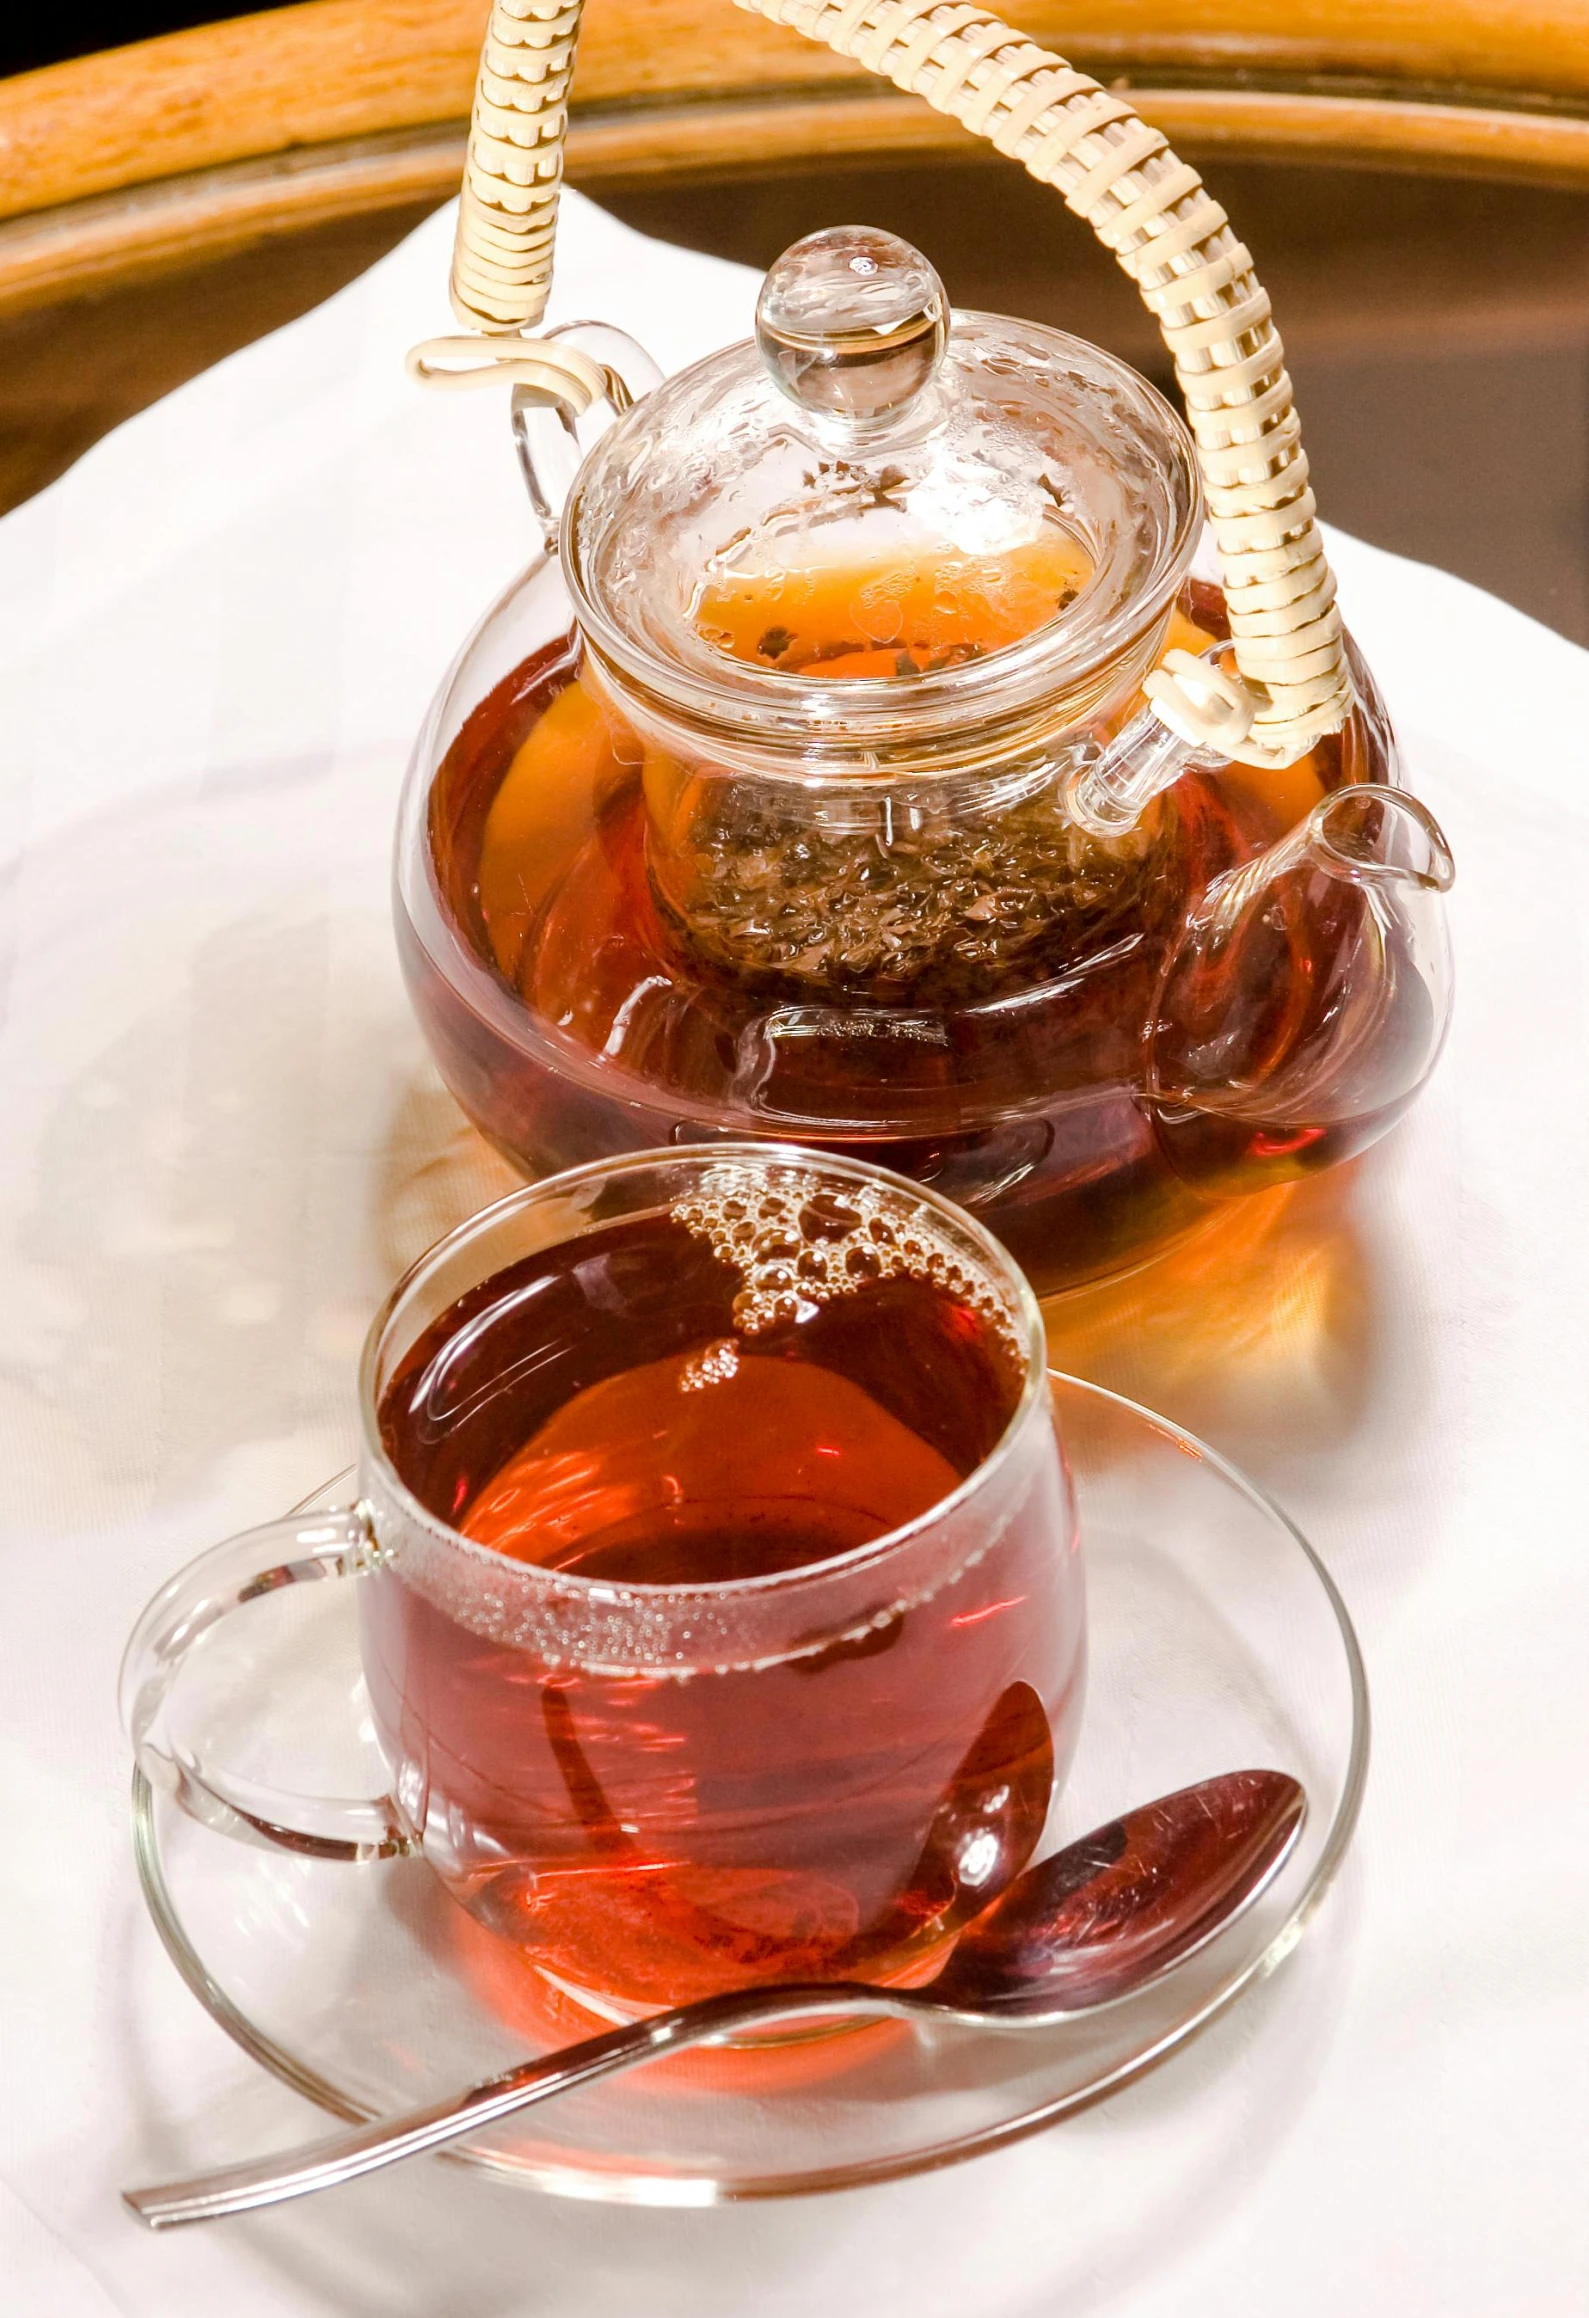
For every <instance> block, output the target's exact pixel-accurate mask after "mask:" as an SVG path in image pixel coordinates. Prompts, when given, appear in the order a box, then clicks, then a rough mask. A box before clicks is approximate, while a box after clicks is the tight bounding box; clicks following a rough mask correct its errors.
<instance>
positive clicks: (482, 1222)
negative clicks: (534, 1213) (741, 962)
mask: <svg viewBox="0 0 1589 2318" xmlns="http://www.w3.org/2000/svg"><path fill="white" fill-rule="evenodd" d="M692 1163H693V1164H695V1165H698V1166H706V1165H711V1164H718V1165H744V1164H747V1163H748V1164H752V1165H758V1166H759V1165H764V1164H770V1165H775V1166H781V1167H788V1168H799V1169H802V1170H808V1171H818V1170H820V1171H822V1172H825V1173H832V1174H836V1175H838V1176H840V1177H848V1178H850V1179H851V1180H855V1181H860V1182H866V1183H875V1184H878V1185H881V1186H883V1187H885V1188H886V1189H888V1190H891V1191H893V1192H895V1193H896V1194H898V1195H900V1196H901V1197H903V1198H904V1199H906V1200H908V1201H909V1202H910V1203H911V1204H912V1205H913V1206H918V1207H927V1208H929V1209H931V1211H932V1212H933V1213H934V1214H935V1215H936V1216H937V1217H938V1218H939V1219H940V1221H941V1222H943V1223H946V1224H947V1225H948V1226H949V1227H950V1229H951V1230H952V1231H953V1232H955V1233H956V1234H958V1235H960V1236H961V1237H963V1238H964V1239H965V1240H967V1241H968V1242H969V1243H970V1247H971V1249H972V1250H973V1251H974V1252H975V1254H976V1255H977V1257H978V1258H979V1260H980V1261H981V1263H982V1264H983V1266H984V1267H985V1268H987V1269H988V1270H990V1271H992V1272H993V1274H994V1276H995V1285H996V1286H997V1287H998V1288H999V1289H1000V1290H1002V1291H1005V1292H1007V1294H1008V1298H1009V1302H1010V1305H1011V1307H1012V1309H1011V1312H1010V1317H1011V1319H1012V1321H1013V1322H1014V1324H1015V1329H1016V1337H1017V1342H1018V1344H1019V1345H1020V1348H1021V1350H1022V1353H1023V1355H1024V1358H1025V1375H1024V1377H1023V1379H1022V1384H1021V1390H1020V1393H1019V1396H1018V1397H1017V1399H1016V1402H1015V1405H1014V1407H1013V1408H1012V1409H1011V1411H1010V1414H1009V1417H1008V1419H1007V1420H1006V1422H1005V1425H1004V1429H1003V1431H1002V1432H1001V1433H1000V1435H999V1437H998V1439H997V1441H995V1442H994V1444H993V1446H992V1448H991V1449H990V1450H989V1451H988V1453H987V1455H986V1456H985V1457H983V1458H982V1459H981V1460H980V1462H979V1463H977V1464H976V1465H974V1466H973V1467H972V1468H971V1470H970V1472H969V1473H966V1474H964V1475H962V1477H961V1478H960V1480H959V1481H958V1483H957V1484H956V1486H955V1487H954V1488H953V1489H952V1490H950V1491H949V1492H948V1493H947V1494H946V1495H945V1496H943V1497H940V1498H939V1499H938V1500H937V1502H936V1503H935V1504H932V1505H929V1506H928V1507H927V1508H926V1510H925V1511H924V1512H921V1513H918V1514H916V1515H915V1516H914V1517H913V1518H912V1519H911V1520H909V1521H907V1522H902V1523H900V1524H899V1525H898V1526H897V1527H896V1528H893V1529H890V1530H887V1531H885V1532H884V1533H883V1535H882V1536H880V1537H874V1538H871V1539H869V1540H868V1541H867V1542H866V1543H865V1544H864V1545H858V1546H853V1547H852V1548H851V1549H850V1551H849V1552H848V1553H843V1554H834V1555H832V1556H831V1557H830V1558H829V1559H827V1560H824V1561H817V1562H809V1563H804V1564H801V1565H799V1566H797V1567H795V1568H793V1569H787V1570H778V1571H774V1572H772V1573H771V1574H770V1575H766V1576H762V1577H754V1578H730V1579H723V1580H720V1581H717V1582H715V1583H712V1584H706V1585H647V1584H643V1583H640V1582H639V1581H636V1580H630V1579H625V1580H624V1581H623V1582H622V1583H619V1582H616V1581H614V1580H613V1579H610V1578H589V1577H582V1576H580V1575H579V1574H578V1573H577V1572H574V1571H567V1570H556V1569H550V1568H546V1567H544V1566H543V1565H541V1564H540V1563H537V1562H520V1561H518V1560H516V1559H512V1560H509V1561H508V1562H507V1564H506V1567H507V1568H508V1569H510V1570H511V1572H512V1576H513V1579H514V1582H515V1584H523V1585H526V1586H536V1585H537V1583H538V1582H539V1584H540V1586H542V1587H543V1588H544V1590H545V1592H546V1593H547V1594H548V1595H556V1596H558V1597H559V1598H561V1599H563V1600H567V1601H571V1602H572V1601H579V1600H583V1601H585V1602H588V1603H590V1604H591V1605H593V1606H596V1605H604V1604H608V1603H611V1604H619V1603H628V1602H636V1601H638V1602H644V1601H646V1600H651V1601H654V1602H655V1603H656V1604H657V1605H658V1606H659V1607H662V1606H664V1605H672V1606H675V1607H677V1606H680V1605H683V1604H685V1603H688V1602H692V1601H700V1602H722V1603H724V1604H728V1603H732V1602H734V1601H736V1600H745V1599H747V1598H754V1599H763V1598H766V1597H768V1596H778V1597H783V1596H789V1595H795V1594H798V1593H799V1592H800V1591H801V1589H802V1588H809V1587H815V1586H818V1585H821V1584H823V1583H824V1582H829V1581H832V1580H835V1579H842V1578H847V1577H850V1576H852V1575H854V1574H856V1573H858V1572H864V1571H865V1570H866V1569H868V1568H869V1567H871V1566H873V1565H875V1564H880V1563H883V1562H886V1561H890V1560H892V1559H894V1558H896V1557H897V1556H899V1555H900V1554H901V1553H902V1552H903V1550H904V1549H905V1548H906V1547H908V1546H909V1545H910V1544H911V1543H912V1542H913V1541H914V1540H916V1539H918V1538H919V1537H921V1536H922V1535H923V1534H924V1533H925V1532H928V1531H930V1530H933V1529H936V1528H938V1527H940V1526H941V1525H942V1524H943V1523H945V1522H946V1521H948V1520H950V1519H952V1518H953V1517H954V1516H955V1515H956V1514H957V1513H958V1512H959V1511H960V1509H961V1508H962V1507H963V1506H964V1505H965V1504H966V1503H968V1502H969V1500H970V1499H971V1498H972V1497H973V1496H975V1495H976V1494H978V1493H979V1492H980V1491H981V1490H983V1489H985V1488H986V1487H987V1486H988V1485H989V1483H990V1481H992V1480H993V1479H994V1478H995V1477H996V1476H997V1475H998V1473H999V1472H1000V1471H1001V1470H1002V1469H1003V1467H1004V1466H1005V1465H1006V1464H1007V1463H1008V1462H1009V1460H1010V1458H1011V1457H1012V1456H1013V1455H1014V1453H1015V1450H1016V1448H1017V1446H1018V1444H1019V1443H1020V1441H1021V1439H1022V1437H1023V1435H1024V1433H1025V1430H1026V1427H1027V1425H1028V1423H1029V1422H1030V1420H1031V1415H1032V1411H1033V1408H1034V1407H1035V1406H1039V1405H1043V1404H1046V1402H1047V1398H1048V1346H1047V1338H1046V1334H1045V1331H1044V1327H1043V1317H1042V1313H1041V1310H1040V1309H1039V1306H1038V1302H1037V1298H1036V1295H1035V1294H1034V1293H1033V1290H1032V1288H1031V1285H1030V1283H1029V1282H1028V1280H1027V1278H1026V1275H1025V1273H1024V1272H1023V1271H1022V1270H1021V1268H1020V1266H1019V1265H1018V1264H1017V1262H1016V1261H1015V1258H1014V1257H1013V1256H1012V1255H1011V1254H1010V1253H1009V1251H1008V1250H1007V1249H1006V1248H1005V1247H1004V1246H1003V1245H1002V1244H1001V1242H1000V1241H998V1240H997V1239H995V1238H994V1236H993V1234H992V1233H991V1232H990V1231H988V1230H987V1228H986V1227H985V1226H984V1225H982V1224H980V1223H979V1222H978V1221H977V1220H976V1218H975V1217H974V1216H973V1215H970V1214H968V1213H967V1211H966V1210H965V1209H964V1208H961V1207H957V1206H956V1205H955V1204H954V1202H953V1201H952V1200H949V1199H946V1198H945V1197H944V1196H943V1195H942V1194H941V1193H939V1192H935V1191H933V1190H932V1189H931V1188H930V1187H929V1186H927V1185H925V1184H921V1183H916V1182H913V1181H912V1180H911V1179H910V1177H908V1176H904V1175H898V1174H896V1173H895V1172H894V1171H893V1170H892V1169H891V1168H886V1167H878V1166H874V1165H873V1164H872V1162H871V1161H869V1160H857V1159H851V1158H848V1157H843V1158H841V1157H839V1156H837V1155H836V1154H833V1153H830V1152H825V1151H818V1150H813V1149H811V1148H810V1147H809V1146H807V1145H805V1144H800V1143H783V1142H777V1143H775V1142H771V1141H762V1140H759V1139H756V1138H745V1139H743V1140H741V1141H737V1142H721V1143H681V1144H674V1145H662V1146H658V1147H656V1148H654V1149H649V1150H642V1151H626V1152H619V1153H615V1154H612V1155H609V1156H608V1157H607V1158H604V1159H594V1160H588V1161H587V1162H586V1163H585V1164H584V1165H583V1166H580V1167H568V1168H563V1169H561V1170H560V1171H559V1172H558V1173H557V1174H555V1175H547V1176H543V1177H541V1178H540V1179H539V1180H538V1181H536V1182H534V1183H528V1184H524V1185H522V1186H521V1187H520V1188H519V1189H517V1190H515V1191H510V1192H508V1193H506V1194H505V1196H504V1197H503V1198H501V1199H498V1200H493V1201H492V1203H491V1204H490V1205H489V1206H488V1207H483V1208H481V1209H480V1210H479V1211H478V1212H477V1213H476V1214H474V1215H472V1216H468V1217H466V1218H465V1219H464V1221H463V1222H462V1223H459V1224H455V1225H454V1226H453V1227H452V1229H451V1230H450V1231H447V1232H444V1233H443V1234H442V1236H441V1238H440V1239H438V1240H436V1241H434V1242H433V1243H432V1245H431V1246H430V1247H428V1248H427V1249H426V1250H425V1251H424V1253H423V1254H422V1255H420V1256H418V1257H416V1258H415V1260H414V1262H413V1263H411V1264H410V1265H409V1266H408V1269H407V1270H406V1271H405V1272H404V1273H403V1274H402V1275H401V1277H400V1278H399V1279H398V1280H397V1281H396V1282H395V1283H394V1284H393V1286H392V1287H391V1289H390V1290H389V1291H388V1293H387V1295H386V1296H385V1297H384V1298H383V1300H382V1302H381V1304H380V1306H379V1308H378V1309H377V1311H376V1313H375V1315H374V1317H373V1319H372V1320H371V1322H370V1325H369V1328H368V1330H367V1332H366V1334H365V1338H364V1346H363V1350H362V1352H361V1354H360V1358H359V1372H358V1401H359V1427H360V1432H361V1436H362V1449H363V1454H364V1458H365V1460H366V1461H367V1463H368V1464H369V1465H370V1466H371V1467H373V1468H374V1470H375V1471H377V1472H378V1473H379V1475H380V1478H381V1484H382V1488H383V1491H384V1492H385V1493H386V1494H387V1495H388V1496H389V1497H390V1498H391V1499H392V1500H393V1501H394V1503H395V1506H396V1508H397V1509H398V1510H399V1511H400V1512H401V1514H402V1516H403V1518H404V1520H405V1521H408V1522H411V1523H413V1524H414V1525H415V1526H416V1527H417V1528H419V1529H420V1530H421V1531H423V1532H424V1533H425V1534H426V1535H428V1537H429V1538H430V1539H431V1540H432V1541H433V1542H434V1543H435V1544H437V1545H439V1546H441V1547H443V1548H444V1549H447V1550H450V1551H453V1552H455V1553H456V1554H457V1555H459V1556H460V1557H461V1558H462V1559H463V1560H464V1561H465V1562H467V1563H472V1564H474V1565H476V1566H478V1567H480V1568H481V1569H489V1570H493V1571H495V1572H496V1573H497V1575H498V1576H499V1577H500V1576H501V1575H502V1573H503V1569H504V1557H503V1555H501V1554H500V1553H498V1552H497V1551H496V1550H495V1548H494V1547H491V1546H488V1545H481V1544H479V1543H478V1542H477V1541H476V1540H475V1539H473V1538H470V1537H466V1536H465V1535H464V1534H463V1532H462V1531H461V1530H458V1529H455V1528H454V1527H453V1526H452V1524H451V1523H450V1522H447V1521H444V1520H443V1519H442V1518H441V1516H440V1515H438V1514H436V1513H433V1512H432V1511H431V1509H430V1508H429V1507H428V1506H427V1505H425V1504H424V1503H423V1502H422V1501H421V1499H420V1498H418V1497H417V1496H416V1495H415V1494H414V1492H413V1491H412V1489H410V1488H409V1486H408V1484H407V1482H406V1481H405V1480H404V1479H403V1477H402V1475H401V1474H400V1473H399V1472H398V1470H397V1468H396V1466H395V1465H394V1464H393V1462H392V1460H391V1458H390V1456H389V1455H388V1454H387V1450H386V1445H385V1442H384V1441H383V1440H382V1438H381V1433H380V1422H379V1382H380V1363H381V1356H382V1353H383V1350H384V1349H385V1345H386V1338H387V1334H388V1331H389V1329H390V1327H391V1325H392V1323H393V1322H394V1321H395V1320H396V1318H397V1316H398V1314H399V1313H400V1312H401V1310H402V1308H403V1306H404V1305H405V1303H406V1302H407V1301H408V1299H409V1298H410V1297H411V1296H412V1295H413V1294H414V1293H415V1292H416V1291H417V1290H418V1289H420V1288H421V1287H422V1286H423V1285H424V1283H425V1281H426V1280H427V1278H429V1277H431V1276H432V1275H433V1274H434V1272H435V1271H437V1270H438V1269H440V1267H441V1266H442V1264H443V1263H444V1262H445V1261H447V1260H448V1259H449V1258H450V1257H452V1256H454V1255H456V1254H457V1253H458V1252H459V1251H460V1250H461V1249H463V1248H465V1247H467V1245H468V1243H469V1242H470V1240H471V1239H473V1238H475V1237H484V1236H486V1235H487V1234H489V1233H490V1232H491V1231H492V1230H493V1229H495V1228H496V1227H497V1226H498V1225H499V1224H500V1223H502V1222H503V1221H505V1220H506V1218H507V1217H508V1216H510V1215H512V1214H516V1213H519V1212H521V1211H522V1210H524V1209H526V1208H533V1207H535V1206H538V1205H541V1204H542V1203H550V1202H551V1201H552V1200H553V1199H554V1198H556V1197H561V1196H566V1195H567V1194H568V1193H569V1192H570V1191H577V1190H579V1189H581V1188H583V1187H585V1186H588V1185H590V1184H595V1183H602V1182H606V1181H609V1180H611V1179H612V1178H614V1177H617V1176H623V1175H629V1174H638V1173H642V1172H644V1171H645V1170H646V1169H648V1168H651V1169H660V1168H664V1167H675V1166H680V1165H684V1166H688V1165H690V1164H692ZM603 1220H606V1219H598V1220H597V1222H596V1223H595V1224H593V1225H592V1226H591V1227H590V1228H591V1229H599V1228H600V1224H601V1221H603ZM567 1236H574V1235H567ZM580 1236H583V1235H580ZM547 1244H548V1245H549V1246H557V1245H562V1244H564V1241H563V1240H561V1239H559V1240H556V1241H549V1242H548V1243H547ZM491 1276H492V1275H491V1273H490V1272H486V1273H484V1274H483V1275H482V1278H483V1279H489V1278H490V1277H491ZM374 1543H375V1550H376V1551H377V1552H378V1551H379V1543H378V1540H376V1541H374Z"/></svg>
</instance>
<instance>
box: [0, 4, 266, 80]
mask: <svg viewBox="0 0 1589 2318" xmlns="http://www.w3.org/2000/svg"><path fill="white" fill-rule="evenodd" d="M260 13H261V11H260V10H259V9H257V8H217V7H216V6H214V4H213V0H210V5H208V6H207V5H206V4H205V0H187V4H186V5H184V4H183V0H116V4H115V5H112V4H111V0H47V4H46V5H41V4H40V0H10V5H9V6H4V7H0V75H3V74H5V73H12V72H32V71H33V69H34V67H35V66H37V65H41V64H59V63H60V62H61V60H62V58H63V57H68V56H90V55H92V54H93V52H94V50H95V49H98V48H121V47H123V46H125V44H126V43H127V42H128V41H130V40H152V39H153V38H154V36H155V34H156V33H157V32H182V31H185V30H186V29H187V27H188V26H189V25H190V24H214V23H216V22H217V21H218V20H219V19H221V18H222V17H227V16H257V15H259V14H260Z"/></svg>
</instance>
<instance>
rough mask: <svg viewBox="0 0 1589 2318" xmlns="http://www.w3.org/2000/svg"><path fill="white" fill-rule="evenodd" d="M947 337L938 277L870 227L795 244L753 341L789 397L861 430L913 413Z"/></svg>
mask: <svg viewBox="0 0 1589 2318" xmlns="http://www.w3.org/2000/svg"><path fill="white" fill-rule="evenodd" d="M948 335H949V305H948V300H947V299H946V298H945V296H944V291H943V284H942V282H940V281H939V279H938V276H937V274H936V272H935V271H934V270H933V268H932V267H931V266H930V265H929V264H928V262H927V260H926V259H925V258H924V257H923V256H922V254H921V252H920V251H919V250H914V249H912V248H911V246H910V244H909V242H907V241H901V240H900V239H899V238H898V236H897V235H896V234H891V233H880V232H878V231H877V229H876V228H875V227H873V226H869V225H838V226H832V227H830V228H829V229H828V230H827V231H826V232H825V233H811V234H807V235H806V237H805V239H804V241H797V242H795V243H794V244H793V246H792V247H791V248H789V249H786V250H785V251H784V253H783V256H782V257H781V258H779V259H778V261H777V263H776V264H775V265H774V266H773V267H772V268H771V270H770V272H769V273H768V275H767V279H766V281H765V282H764V283H763V284H762V289H761V296H760V297H759V299H758V300H757V301H756V344H757V346H758V347H759V348H760V350H761V358H762V360H763V362H765V364H766V365H767V368H768V370H769V371H770V372H771V374H772V376H773V378H774V379H775V380H776V381H777V383H778V385H779V386H780V387H782V389H783V391H784V393H785V394H786V395H788V396H789V398H790V400H791V401H793V402H797V403H799V404H800V405H801V406H802V408H803V409H805V410H809V411H813V412H821V413H824V414H825V415H827V416H829V417H833V418H841V419H842V418H847V419H851V420H854V421H857V422H860V423H863V424H864V423H865V422H868V421H878V420H886V419H894V418H897V417H899V416H900V414H901V413H902V412H904V411H906V410H907V409H908V408H909V407H910V405H911V404H912V403H913V402H914V401H915V400H916V398H917V396H918V395H920V394H921V392H922V391H923V389H924V388H925V387H927V386H928V385H930V384H931V381H932V377H933V373H934V372H935V371H936V370H937V368H938V365H939V363H940V362H941V361H942V359H943V350H944V346H945V343H946V341H947V339H948Z"/></svg>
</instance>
